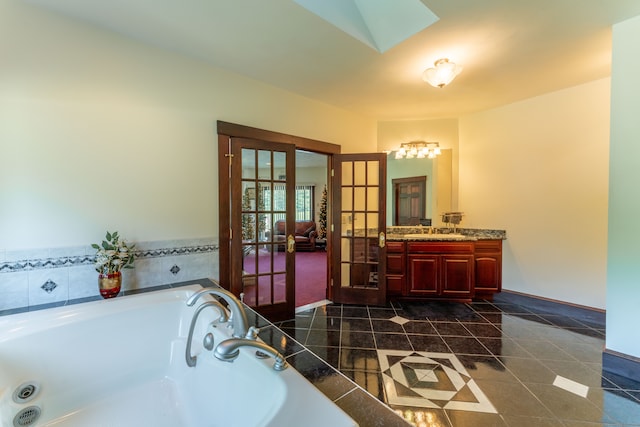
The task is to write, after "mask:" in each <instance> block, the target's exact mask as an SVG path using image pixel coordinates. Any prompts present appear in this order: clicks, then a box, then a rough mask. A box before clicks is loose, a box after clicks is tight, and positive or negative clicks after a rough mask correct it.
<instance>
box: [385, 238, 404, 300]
mask: <svg viewBox="0 0 640 427" xmlns="http://www.w3.org/2000/svg"><path fill="white" fill-rule="evenodd" d="M406 268H407V257H406V255H405V251H404V242H387V274H386V278H387V295H390V296H401V295H402V294H403V292H404V288H405V282H406V276H405V269H406Z"/></svg>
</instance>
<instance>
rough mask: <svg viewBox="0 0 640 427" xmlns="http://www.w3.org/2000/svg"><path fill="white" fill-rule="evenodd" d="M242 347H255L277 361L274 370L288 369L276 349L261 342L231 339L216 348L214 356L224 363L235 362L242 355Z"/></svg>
mask: <svg viewBox="0 0 640 427" xmlns="http://www.w3.org/2000/svg"><path fill="white" fill-rule="evenodd" d="M240 347H253V348H256V349H258V350H259V351H261V352H263V353H266V354H268V355H269V356H271V357H272V358H274V359H275V363H274V365H273V369H275V370H276V371H283V370H285V369H287V362H286V361H285V360H284V356H282V355H281V354H280V353H279V352H278V351H277V350H276V349H275V348H273V347H271V346H270V345H267V344H265V343H263V342H260V341H255V340H250V339H246V338H229V339H226V340H224V341H222V342H221V343H220V344H218V345H217V346H216V349H215V350H214V352H213V355H214V356H215V357H216V358H217V359H219V360H222V361H225V362H233V361H234V360H235V359H236V358H237V357H238V356H239V355H240Z"/></svg>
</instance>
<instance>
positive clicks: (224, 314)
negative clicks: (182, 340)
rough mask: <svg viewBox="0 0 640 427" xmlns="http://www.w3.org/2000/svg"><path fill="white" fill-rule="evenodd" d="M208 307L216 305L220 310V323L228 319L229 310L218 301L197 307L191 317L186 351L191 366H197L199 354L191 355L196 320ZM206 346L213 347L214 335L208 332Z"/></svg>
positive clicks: (208, 348) (186, 357)
mask: <svg viewBox="0 0 640 427" xmlns="http://www.w3.org/2000/svg"><path fill="white" fill-rule="evenodd" d="M207 307H215V308H217V309H218V312H219V313H220V318H219V319H218V322H219V323H224V322H226V321H227V319H228V317H227V311H226V310H225V309H224V306H223V305H222V304H220V303H219V302H218V301H207V302H205V303H204V304H202V305H200V307H198V308H197V309H196V312H195V313H193V318H192V319H191V326H190V327H189V335H188V337H187V349H186V351H185V359H186V361H187V366H189V367H193V366H196V359H197V358H198V356H192V355H191V341H192V340H193V331H194V329H195V328H196V320H197V319H198V315H199V314H200V312H201V311H202V310H204V309H205V308H207ZM204 347H205V348H206V349H207V350H212V349H213V337H212V336H211V337H210V336H209V334H207V336H206V337H205V344H204Z"/></svg>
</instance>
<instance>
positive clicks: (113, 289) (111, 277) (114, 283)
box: [98, 271, 122, 299]
mask: <svg viewBox="0 0 640 427" xmlns="http://www.w3.org/2000/svg"><path fill="white" fill-rule="evenodd" d="M121 286H122V273H121V272H119V271H118V272H117V273H111V274H100V275H98V287H99V288H100V295H102V298H105V299H106V298H113V297H116V296H118V294H119V293H120V287H121Z"/></svg>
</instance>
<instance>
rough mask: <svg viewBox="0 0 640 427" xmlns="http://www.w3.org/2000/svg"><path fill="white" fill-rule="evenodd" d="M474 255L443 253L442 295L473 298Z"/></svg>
mask: <svg viewBox="0 0 640 427" xmlns="http://www.w3.org/2000/svg"><path fill="white" fill-rule="evenodd" d="M473 270H474V265H473V255H442V259H441V285H442V296H447V297H453V298H471V297H473V290H474V286H473V285H474V274H473Z"/></svg>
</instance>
